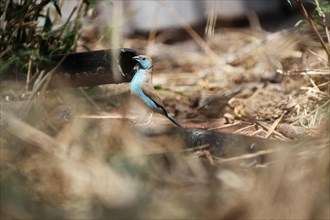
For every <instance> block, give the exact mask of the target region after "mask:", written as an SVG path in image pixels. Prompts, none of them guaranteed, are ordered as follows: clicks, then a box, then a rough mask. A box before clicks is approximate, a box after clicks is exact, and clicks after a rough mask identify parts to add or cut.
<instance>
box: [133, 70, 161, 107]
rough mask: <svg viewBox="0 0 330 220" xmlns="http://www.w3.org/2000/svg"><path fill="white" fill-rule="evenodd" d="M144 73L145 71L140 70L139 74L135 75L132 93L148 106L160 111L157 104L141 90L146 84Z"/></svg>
mask: <svg viewBox="0 0 330 220" xmlns="http://www.w3.org/2000/svg"><path fill="white" fill-rule="evenodd" d="M143 71H145V70H139V71H137V73H135V75H134V77H133V79H132V81H131V85H130V87H131V92H132V93H133V94H135V95H136V96H138V97H139V98H140V99H142V101H143V102H144V103H145V104H146V105H148V106H149V107H150V108H152V109H155V110H156V109H158V106H157V104H156V103H155V102H154V101H153V100H152V99H150V98H149V97H148V96H146V95H145V94H144V92H143V90H142V88H141V86H142V84H143V83H144V82H145V76H144V74H143Z"/></svg>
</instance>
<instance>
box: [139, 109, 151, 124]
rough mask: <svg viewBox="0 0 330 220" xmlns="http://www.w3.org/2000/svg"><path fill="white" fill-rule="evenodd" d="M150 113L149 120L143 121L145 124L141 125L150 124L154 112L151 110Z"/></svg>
mask: <svg viewBox="0 0 330 220" xmlns="http://www.w3.org/2000/svg"><path fill="white" fill-rule="evenodd" d="M148 114H149V116H148V120H147V122H145V123H143V124H140V125H139V126H147V125H149V124H150V121H151V118H152V115H153V112H150V113H148Z"/></svg>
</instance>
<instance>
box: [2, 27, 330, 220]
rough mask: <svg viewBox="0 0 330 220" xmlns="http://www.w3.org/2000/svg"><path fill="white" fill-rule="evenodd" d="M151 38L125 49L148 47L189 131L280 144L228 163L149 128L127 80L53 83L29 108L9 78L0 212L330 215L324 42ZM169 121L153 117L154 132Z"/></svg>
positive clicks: (159, 81) (170, 104)
mask: <svg viewBox="0 0 330 220" xmlns="http://www.w3.org/2000/svg"><path fill="white" fill-rule="evenodd" d="M211 23H212V22H211ZM186 28H188V29H189V27H186ZM210 29H212V27H210ZM192 34H193V33H192ZM151 38H152V40H153V43H152V44H151V43H150V42H148V41H146V40H136V39H131V40H127V41H125V44H123V45H121V46H123V47H127V46H128V47H134V48H146V46H147V45H149V47H148V52H150V55H151V56H152V57H153V60H154V63H155V68H154V72H155V74H154V84H155V85H156V86H159V87H160V86H161V89H160V90H159V94H160V95H161V96H162V98H163V100H164V102H165V105H166V106H167V108H168V110H169V111H170V112H171V113H172V114H173V115H175V117H176V118H177V119H178V120H179V121H180V122H182V124H183V125H184V126H186V127H190V128H195V127H199V128H204V129H205V130H213V131H216V132H218V131H222V132H227V133H236V134H244V135H246V136H254V137H260V138H263V139H260V140H264V139H265V138H268V139H275V140H284V141H285V142H277V141H274V142H272V141H270V142H266V143H269V144H268V145H269V146H267V149H266V150H260V151H256V152H249V153H246V152H245V153H241V154H240V155H235V156H231V155H226V156H225V157H220V156H219V155H212V152H210V151H208V148H207V147H208V146H197V148H193V149H190V150H187V149H186V148H188V147H191V146H188V145H187V143H186V142H185V140H184V138H183V137H182V134H181V133H180V132H175V130H171V129H169V130H168V127H167V126H165V127H166V129H165V131H166V132H164V133H163V135H158V136H157V135H156V136H148V135H145V134H144V131H145V130H144V128H141V127H139V126H136V125H134V124H133V123H132V122H131V121H130V116H129V111H127V105H124V104H123V103H125V102H128V99H127V94H126V93H127V88H126V87H125V86H114V85H108V86H102V87H98V88H93V89H89V90H82V89H81V90H61V91H51V92H46V93H43V94H36V95H35V99H33V100H30V101H29V105H26V103H27V102H28V101H27V99H28V97H25V96H24V95H22V94H24V93H23V92H22V90H21V88H22V87H20V86H18V87H17V88H16V86H17V85H16V84H10V82H6V84H5V83H4V82H2V85H1V121H0V123H1V137H0V143H1V148H0V150H1V219H53V218H55V219H109V218H113V219H164V218H166V219H192V218H194V219H329V218H330V211H329V203H330V198H329V184H330V183H329V162H330V158H329V132H330V131H329V67H328V66H327V62H326V57H325V53H324V52H322V49H320V48H319V47H318V46H315V44H314V43H313V41H312V40H310V39H309V38H308V36H307V35H299V34H297V33H296V32H293V33H291V32H286V31H285V32H279V33H273V34H272V33H262V34H260V33H259V32H258V33H256V32H254V31H251V30H218V31H217V32H215V33H214V34H213V35H210V36H209V41H210V42H207V43H208V44H207V43H206V42H205V44H202V43H201V42H200V43H199V44H200V45H198V46H199V47H196V44H195V43H194V41H193V40H191V41H187V42H183V43H182V42H181V43H178V44H174V45H164V44H162V42H160V41H159V40H158V39H157V36H156V35H152V37H151ZM195 40H197V41H200V39H195ZM202 45H203V46H205V45H210V46H211V47H210V48H209V49H208V51H209V52H208V56H205V54H204V53H203V51H202V50H201V48H200V47H201V46H202ZM155 51H156V52H155ZM159 51H161V53H159ZM210 51H211V52H210ZM141 52H143V51H141ZM213 53H215V54H216V56H213V55H212V54H213ZM210 56H211V57H213V58H212V59H210ZM215 60H217V62H214V61H215ZM320 70H322V71H320ZM290 71H291V72H290ZM308 71H314V72H322V73H325V74H308ZM292 72H294V73H295V74H286V73H292ZM23 88H24V86H23ZM26 95H27V94H26ZM27 106H28V108H26V107H27ZM22 112H24V113H25V114H22ZM82 115H85V116H90V117H77V116H82ZM104 115H108V118H107V119H105V117H103V116H104ZM109 115H112V116H114V117H110V116H109ZM93 116H96V117H93ZM127 119H128V120H127ZM162 124H167V121H166V120H163V119H162V118H159V117H157V116H156V117H154V118H153V120H152V124H151V125H150V126H151V128H155V130H157V129H162V128H163V127H164V125H162ZM258 140H259V139H258ZM292 140H295V141H292ZM266 141H267V140H266ZM243 145H245V143H242V142H237V143H235V142H232V143H230V146H231V147H235V148H243V147H245V146H243ZM261 157H262V158H263V157H265V158H267V159H266V160H265V161H262V162H260V161H259V162H258V161H257V162H256V159H255V158H261Z"/></svg>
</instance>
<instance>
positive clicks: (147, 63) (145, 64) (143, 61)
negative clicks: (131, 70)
mask: <svg viewBox="0 0 330 220" xmlns="http://www.w3.org/2000/svg"><path fill="white" fill-rule="evenodd" d="M132 59H133V60H136V61H137V62H138V63H139V65H140V67H141V69H149V68H151V67H152V61H151V59H150V58H149V57H147V56H144V55H139V56H135V57H133V58H132Z"/></svg>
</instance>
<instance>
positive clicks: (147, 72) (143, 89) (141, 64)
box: [130, 55, 182, 128]
mask: <svg viewBox="0 0 330 220" xmlns="http://www.w3.org/2000/svg"><path fill="white" fill-rule="evenodd" d="M132 59H133V60H135V61H136V62H137V65H136V69H137V70H136V73H135V74H134V77H133V79H132V81H131V83H130V89H131V94H132V95H135V96H136V97H138V98H139V99H140V100H141V101H142V102H143V103H144V104H145V105H147V106H148V107H149V108H150V109H151V110H152V111H153V112H156V113H159V114H162V115H164V116H165V117H167V118H168V119H169V120H170V121H171V122H172V123H173V124H175V125H176V126H177V127H179V128H182V126H181V125H180V124H179V123H178V122H177V121H176V120H175V119H174V118H173V117H172V116H171V115H170V114H169V113H168V112H167V111H166V109H165V106H164V103H163V102H162V100H161V99H160V97H159V96H158V95H157V92H156V90H155V88H154V87H153V85H152V67H153V64H152V60H151V59H150V58H149V57H147V56H145V55H138V56H134V57H132ZM151 116H152V113H151V115H150V117H149V120H148V122H147V123H149V121H150V118H151Z"/></svg>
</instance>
